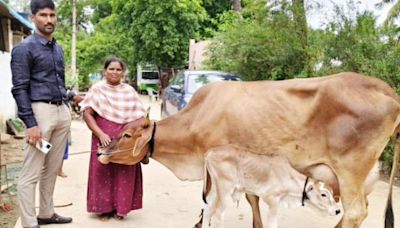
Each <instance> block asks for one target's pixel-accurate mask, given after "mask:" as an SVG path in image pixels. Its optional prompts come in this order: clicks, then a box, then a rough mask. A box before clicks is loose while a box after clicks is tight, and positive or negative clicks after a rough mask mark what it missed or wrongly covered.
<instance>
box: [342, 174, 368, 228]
mask: <svg viewBox="0 0 400 228" xmlns="http://www.w3.org/2000/svg"><path fill="white" fill-rule="evenodd" d="M353 171H354V170H353ZM361 173H362V171H361ZM359 179H360V178H359V176H358V178H354V174H353V173H349V172H347V173H345V174H342V175H341V174H339V175H338V180H339V184H340V193H341V199H342V204H343V209H344V213H343V217H342V219H341V221H340V222H339V224H337V225H336V228H358V227H360V225H361V223H362V222H363V221H364V219H365V218H366V217H367V213H368V209H367V202H366V197H365V193H364V186H363V181H360V180H359Z"/></svg>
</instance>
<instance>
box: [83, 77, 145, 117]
mask: <svg viewBox="0 0 400 228" xmlns="http://www.w3.org/2000/svg"><path fill="white" fill-rule="evenodd" d="M80 106H81V109H82V111H83V110H85V109H87V108H89V107H91V108H92V109H93V110H94V111H95V112H96V113H97V114H98V115H100V116H101V117H103V118H105V119H107V120H110V121H113V122H115V123H119V124H125V123H128V122H131V121H134V120H137V119H139V118H141V117H144V116H145V115H146V111H145V109H144V107H143V103H142V102H141V100H140V98H139V96H138V94H137V93H136V91H135V89H134V88H133V87H132V86H130V85H128V84H125V83H121V84H119V85H115V86H114V85H110V84H108V83H107V82H105V81H101V82H98V83H96V84H94V85H93V86H92V87H91V88H90V89H89V92H88V93H87V94H86V96H85V99H84V100H83V101H82V102H81V103H80Z"/></svg>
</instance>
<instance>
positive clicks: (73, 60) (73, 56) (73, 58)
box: [71, 0, 79, 92]
mask: <svg viewBox="0 0 400 228" xmlns="http://www.w3.org/2000/svg"><path fill="white" fill-rule="evenodd" d="M71 42H72V43H71V74H72V79H73V81H74V82H75V83H74V90H75V91H76V92H77V91H79V83H78V75H77V73H76V0H72V41H71Z"/></svg>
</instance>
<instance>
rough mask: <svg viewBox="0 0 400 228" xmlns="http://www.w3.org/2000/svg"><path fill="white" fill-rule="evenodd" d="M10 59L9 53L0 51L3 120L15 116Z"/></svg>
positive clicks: (1, 111) (0, 100) (0, 107)
mask: <svg viewBox="0 0 400 228" xmlns="http://www.w3.org/2000/svg"><path fill="white" fill-rule="evenodd" d="M10 60H11V55H10V53H8V52H0V69H1V70H0V113H2V115H3V118H4V120H6V119H8V118H15V117H16V105H15V101H14V98H13V96H12V94H11V87H12V82H11V69H10ZM0 116H1V114H0Z"/></svg>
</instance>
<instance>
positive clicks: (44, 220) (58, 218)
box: [37, 213, 72, 225]
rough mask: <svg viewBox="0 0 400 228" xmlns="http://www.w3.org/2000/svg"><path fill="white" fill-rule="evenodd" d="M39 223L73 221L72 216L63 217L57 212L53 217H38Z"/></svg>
mask: <svg viewBox="0 0 400 228" xmlns="http://www.w3.org/2000/svg"><path fill="white" fill-rule="evenodd" d="M37 221H38V223H39V225H46V224H64V223H70V222H72V218H70V217H63V216H60V215H58V214H56V213H54V214H53V216H51V218H39V217H38V218H37Z"/></svg>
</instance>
